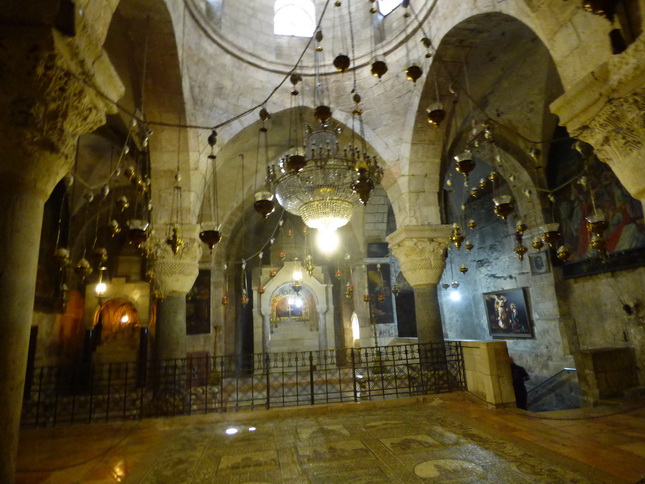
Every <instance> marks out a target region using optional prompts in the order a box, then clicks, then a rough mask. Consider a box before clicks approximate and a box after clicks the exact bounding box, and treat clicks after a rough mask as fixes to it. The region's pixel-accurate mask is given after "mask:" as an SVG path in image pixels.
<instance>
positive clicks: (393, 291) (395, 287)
mask: <svg viewBox="0 0 645 484" xmlns="http://www.w3.org/2000/svg"><path fill="white" fill-rule="evenodd" d="M392 294H394V297H396V296H398V295H399V286H398V285H397V284H394V285H393V286H392Z"/></svg>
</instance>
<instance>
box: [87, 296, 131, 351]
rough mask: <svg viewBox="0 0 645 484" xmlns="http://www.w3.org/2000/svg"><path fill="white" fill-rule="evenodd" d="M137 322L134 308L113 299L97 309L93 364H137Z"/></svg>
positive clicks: (121, 299)
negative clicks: (129, 362) (130, 362)
mask: <svg viewBox="0 0 645 484" xmlns="http://www.w3.org/2000/svg"><path fill="white" fill-rule="evenodd" d="M140 327H141V323H140V321H139V313H138V311H137V308H136V307H135V305H134V304H133V303H132V302H131V301H129V300H127V299H124V298H114V299H110V300H108V301H107V302H106V303H104V304H103V305H102V306H101V308H100V309H97V311H96V314H95V317H94V327H93V340H94V341H93V346H94V350H95V352H94V361H95V362H96V363H113V362H127V361H132V362H134V361H137V357H138V351H139V337H140Z"/></svg>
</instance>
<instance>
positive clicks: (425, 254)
mask: <svg viewBox="0 0 645 484" xmlns="http://www.w3.org/2000/svg"><path fill="white" fill-rule="evenodd" d="M449 234H450V226H448V225H438V226H417V227H403V228H401V229H399V230H397V231H396V232H394V233H393V234H392V235H390V236H389V237H388V238H387V241H388V244H389V246H390V248H391V249H392V254H394V256H395V257H396V258H397V259H398V260H399V263H400V264H401V271H402V272H403V275H404V276H405V278H406V279H407V281H408V282H409V283H410V285H411V286H412V287H414V288H417V287H427V286H432V285H437V284H438V282H439V280H440V279H441V274H442V273H443V270H444V268H445V266H446V257H445V249H446V247H447V246H448V242H449V239H448V235H449Z"/></svg>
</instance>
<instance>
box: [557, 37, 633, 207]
mask: <svg viewBox="0 0 645 484" xmlns="http://www.w3.org/2000/svg"><path fill="white" fill-rule="evenodd" d="M551 110H552V111H553V113H554V114H557V115H558V116H559V117H560V124H561V125H563V126H566V127H567V130H568V131H569V134H570V135H571V136H572V137H574V138H578V139H580V140H582V141H585V142H587V143H589V144H591V145H592V146H593V147H594V149H595V153H596V155H597V156H598V158H599V159H600V160H601V161H603V162H605V163H607V164H608V165H609V166H610V167H611V169H612V171H613V172H614V173H615V174H616V176H617V177H618V179H619V180H620V182H621V183H622V184H623V185H624V187H625V188H626V189H627V191H629V193H630V194H631V195H632V196H633V197H634V198H636V199H638V200H640V201H641V203H644V202H645V176H643V166H642V165H643V159H645V116H643V112H645V38H643V36H640V37H638V39H636V41H635V42H634V43H633V44H632V45H630V46H629V48H628V49H627V50H626V51H625V52H623V53H622V54H620V55H614V56H612V57H611V58H610V60H608V61H607V62H605V63H604V64H602V65H600V66H598V67H597V68H596V69H594V71H593V72H591V73H589V74H588V75H587V76H585V77H583V78H582V79H581V80H580V81H578V83H576V84H575V85H573V86H572V87H570V88H569V89H567V92H565V93H564V94H563V95H562V96H560V97H559V98H558V99H556V100H555V101H554V102H553V103H552V104H551Z"/></svg>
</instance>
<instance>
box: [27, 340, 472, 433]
mask: <svg viewBox="0 0 645 484" xmlns="http://www.w3.org/2000/svg"><path fill="white" fill-rule="evenodd" d="M27 388H28V390H27V391H26V394H25V399H24V405H23V412H22V424H23V426H27V427H34V426H47V425H59V424H73V423H80V422H83V423H89V422H108V421H112V420H125V419H141V418H146V417H161V416H173V415H190V414H195V413H210V412H226V411H233V410H234V411H237V410H241V409H253V408H267V409H268V408H275V407H289V406H302V405H316V404H322V403H334V402H357V401H361V400H371V399H383V398H397V397H405V396H414V395H426V394H431V393H443V392H450V391H455V390H463V389H465V373H464V366H463V356H462V350H461V345H460V343H459V342H449V343H445V344H444V345H442V344H412V345H401V346H387V347H369V348H351V349H344V350H325V351H303V352H292V353H262V354H255V355H235V356H216V357H201V358H187V359H178V360H166V361H163V362H162V363H161V364H156V365H155V364H152V363H148V364H146V365H140V364H137V363H110V364H101V365H98V364H95V365H88V366H75V367H41V368H35V369H34V371H33V377H32V380H31V381H30V382H28V385H27Z"/></svg>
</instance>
